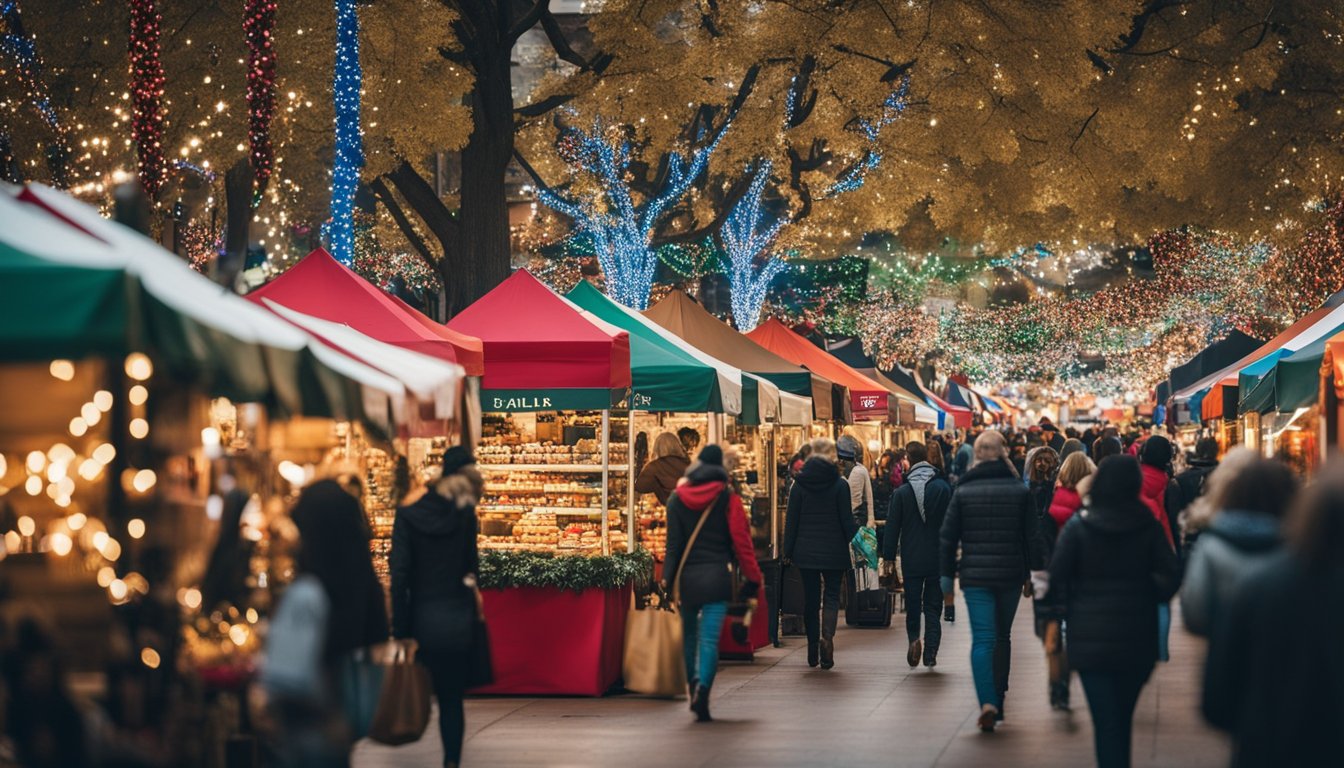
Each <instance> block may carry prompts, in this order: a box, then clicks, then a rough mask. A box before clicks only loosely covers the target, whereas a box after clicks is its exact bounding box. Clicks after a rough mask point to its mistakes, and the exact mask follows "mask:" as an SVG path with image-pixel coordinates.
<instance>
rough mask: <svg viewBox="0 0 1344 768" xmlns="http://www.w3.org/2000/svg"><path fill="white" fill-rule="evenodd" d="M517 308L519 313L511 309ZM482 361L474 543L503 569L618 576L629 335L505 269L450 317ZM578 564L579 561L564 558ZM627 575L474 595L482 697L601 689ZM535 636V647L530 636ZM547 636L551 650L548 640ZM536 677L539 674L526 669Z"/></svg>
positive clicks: (614, 660) (616, 656) (515, 584)
mask: <svg viewBox="0 0 1344 768" xmlns="http://www.w3.org/2000/svg"><path fill="white" fill-rule="evenodd" d="M523 307H525V308H527V311H525V312H522V311H519V309H520V308H523ZM448 327H449V328H450V329H451V330H454V331H457V332H459V333H463V334H466V335H469V336H474V337H477V338H480V339H481V340H482V342H483V347H484V352H485V375H484V377H483V379H482V389H481V403H482V409H483V410H484V412H485V415H484V420H483V425H482V437H481V441H480V444H479V445H478V447H477V456H478V459H479V461H480V464H479V465H478V466H479V468H480V469H481V471H482V473H483V474H484V475H485V480H486V492H485V496H484V498H483V499H482V500H481V504H480V506H479V508H478V515H479V517H480V521H481V523H480V524H481V535H480V537H479V540H480V548H481V550H482V552H483V553H490V554H489V555H488V557H490V558H492V561H493V562H497V563H498V564H499V566H500V567H501V568H506V569H507V570H509V571H510V572H512V571H513V569H514V567H515V566H520V565H524V564H527V563H534V564H541V563H544V564H546V565H544V566H543V565H535V567H533V568H531V569H530V570H528V569H524V572H532V573H535V572H538V569H542V570H544V569H560V570H563V571H565V572H566V573H568V572H570V571H572V570H574V569H590V568H592V569H608V570H611V569H618V568H619V567H621V566H622V564H623V563H625V562H626V560H625V559H624V558H629V557H631V556H630V555H624V554H622V553H626V552H629V551H630V550H631V549H632V548H633V543H632V542H631V541H630V539H629V527H628V512H627V510H628V493H629V488H628V472H629V463H628V462H629V453H630V445H629V420H628V417H626V416H624V415H622V414H619V413H616V414H614V413H613V408H616V407H618V406H620V405H621V404H622V403H623V402H624V401H626V399H627V397H628V396H629V390H630V388H631V383H632V380H631V369H630V359H631V339H630V335H629V334H628V333H626V332H625V331H622V330H620V329H617V328H614V327H613V326H611V325H609V324H607V323H605V322H603V321H601V320H599V319H597V318H596V317H594V316H592V315H591V314H589V313H586V312H583V311H582V310H580V309H578V308H577V307H575V306H574V305H573V304H571V303H569V302H568V301H566V300H564V299H563V298H562V297H560V296H558V295H557V294H556V293H555V292H554V291H552V290H551V289H550V288H548V287H546V286H545V285H543V284H542V283H541V282H539V281H538V280H537V279H536V278H534V277H532V275H530V274H529V273H528V272H527V271H526V270H520V271H518V272H515V273H514V274H513V275H512V276H510V277H509V278H508V279H507V280H505V281H504V282H503V283H501V284H500V285H499V286H497V287H496V288H495V289H494V290H492V291H491V292H490V293H488V294H486V295H485V296H484V297H482V298H481V299H480V300H479V301H477V302H476V303H474V304H472V305H471V306H469V307H467V308H466V309H464V310H463V311H462V312H461V313H459V314H458V315H457V316H456V317H454V318H453V319H452V321H451V322H450V323H449V325H448ZM565 555H584V556H587V557H588V558H590V559H592V560H593V562H592V563H582V562H574V561H570V558H566V557H564V556H565ZM633 581H634V578H633V575H631V578H627V579H625V580H624V581H622V582H621V583H619V584H616V583H615V582H611V581H607V582H600V583H598V582H590V581H581V582H574V583H577V584H582V585H583V586H582V588H580V589H578V590H577V594H574V593H573V592H574V590H570V591H566V590H564V589H553V588H552V586H553V585H551V583H550V582H546V581H544V580H543V581H536V580H529V579H527V578H523V579H521V580H512V581H507V582H499V581H497V582H495V583H494V584H493V585H488V587H489V588H487V589H485V590H484V591H483V594H484V597H485V613H486V618H487V619H488V620H489V621H490V629H491V632H490V646H491V651H492V653H493V654H494V663H495V678H496V679H495V682H494V684H492V685H490V686H487V687H486V688H484V689H482V692H486V693H513V694H570V695H590V696H596V695H600V694H602V693H604V692H605V691H606V690H607V689H608V688H609V687H610V686H611V685H612V684H613V683H615V681H616V679H617V678H618V677H619V674H620V658H621V655H620V654H621V644H622V642H623V638H624V627H625V615H626V611H628V609H629V603H630V589H631V585H632V583H633ZM539 638H545V641H539ZM554 639H559V640H558V641H553V640H554ZM542 671H545V673H546V674H544V675H543V674H539V672H542Z"/></svg>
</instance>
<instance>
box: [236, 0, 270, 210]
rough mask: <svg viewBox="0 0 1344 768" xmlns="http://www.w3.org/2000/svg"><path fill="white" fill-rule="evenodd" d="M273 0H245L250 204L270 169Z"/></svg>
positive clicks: (257, 200) (254, 203) (256, 201)
mask: <svg viewBox="0 0 1344 768" xmlns="http://www.w3.org/2000/svg"><path fill="white" fill-rule="evenodd" d="M275 10H276V2H275V0H247V7H246V8H245V9H244V11H243V32H244V35H245V36H246V38H247V140H248V144H249V145H250V149H251V153H252V155H251V156H252V207H253V208H256V207H257V205H258V204H259V203H260V202H261V196H262V193H263V192H264V191H265V190H266V183H267V181H269V180H270V178H271V171H272V170H273V169H274V162H275V150H274V148H273V147H272V146H271V119H272V118H273V117H274V116H275V48H274V43H275V37H274V34H273V33H274V31H275Z"/></svg>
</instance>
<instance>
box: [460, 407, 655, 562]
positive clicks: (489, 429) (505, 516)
mask: <svg viewBox="0 0 1344 768" xmlns="http://www.w3.org/2000/svg"><path fill="white" fill-rule="evenodd" d="M627 424H628V421H627V419H625V418H624V417H619V416H613V415H611V414H610V413H609V412H607V411H573V412H569V411H555V412H523V413H491V414H486V415H485V418H484V420H483V424H482V437H481V442H480V444H479V445H478V446H477V449H476V453H477V460H478V461H479V464H478V465H477V466H478V468H479V469H480V471H481V474H482V475H483V476H484V479H485V493H484V496H483V498H482V499H481V503H480V505H479V507H478V509H477V513H478V516H479V518H480V525H481V531H480V538H479V544H480V546H481V548H483V549H500V550H527V551H551V552H556V553H558V554H578V555H605V554H610V553H612V552H626V551H629V549H630V548H631V544H630V540H629V534H628V530H629V526H628V500H627V473H628V469H629V457H628V453H629V444H628V437H627V434H628V426H627Z"/></svg>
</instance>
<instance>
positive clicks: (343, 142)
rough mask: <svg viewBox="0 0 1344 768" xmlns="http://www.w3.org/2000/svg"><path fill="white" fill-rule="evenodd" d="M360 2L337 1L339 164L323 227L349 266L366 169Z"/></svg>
mask: <svg viewBox="0 0 1344 768" xmlns="http://www.w3.org/2000/svg"><path fill="white" fill-rule="evenodd" d="M357 5H358V4H357V3H356V0H336V74H335V77H334V78H333V81H332V92H333V95H334V99H335V106H336V162H335V167H334V168H333V169H332V174H331V220H330V221H328V222H327V224H326V226H324V227H323V230H324V232H323V234H324V235H325V237H324V239H325V240H326V241H327V248H328V250H330V251H331V255H332V256H334V257H335V258H336V260H337V261H339V262H341V263H342V264H345V265H347V266H349V265H352V264H354V261H355V229H354V221H353V215H354V208H355V190H356V189H357V188H358V186H359V170H360V169H361V168H363V167H364V131H363V129H361V128H360V125H359V110H360V104H359V101H360V89H361V88H362V87H363V81H364V71H363V69H362V68H361V66H360V63H359V11H358V8H357Z"/></svg>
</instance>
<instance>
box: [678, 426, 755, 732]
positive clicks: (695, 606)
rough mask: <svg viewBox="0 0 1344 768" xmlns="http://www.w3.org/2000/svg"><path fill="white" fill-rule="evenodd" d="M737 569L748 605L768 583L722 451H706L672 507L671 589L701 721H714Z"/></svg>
mask: <svg viewBox="0 0 1344 768" xmlns="http://www.w3.org/2000/svg"><path fill="white" fill-rule="evenodd" d="M733 563H736V564H737V567H738V570H739V571H740V573H741V574H742V579H743V582H742V587H741V589H740V590H738V594H737V596H736V599H738V600H750V599H752V598H754V597H755V596H756V594H757V593H758V592H759V591H760V587H761V584H762V583H763V582H764V581H765V579H764V577H763V576H762V575H761V567H760V565H759V564H758V563H757V562H756V550H755V548H754V547H753V545H752V543H751V526H750V522H749V521H748V519H747V513H746V511H745V509H744V508H743V506H742V499H741V497H739V496H738V495H737V494H736V493H734V492H733V489H732V485H731V482H730V477H729V470H728V468H727V467H725V466H724V452H723V449H722V448H720V447H719V446H718V445H715V444H713V443H711V444H709V445H706V446H705V447H704V448H703V449H701V451H700V454H699V455H698V456H697V457H696V462H695V464H694V465H693V466H692V467H691V468H690V470H689V471H688V472H687V475H686V482H684V483H682V484H681V485H678V486H677V489H676V490H675V491H673V492H672V495H671V496H669V497H668V501H667V557H666V559H665V560H664V561H663V584H664V588H665V590H666V591H667V592H668V593H669V594H670V595H671V596H672V599H673V600H675V601H677V603H678V605H679V610H680V613H681V623H682V634H681V639H682V653H683V654H684V655H685V658H686V693H687V695H688V696H689V697H690V700H691V711H692V712H694V713H695V715H696V720H697V721H698V722H707V721H709V720H711V719H712V718H711V717H710V714H709V696H710V690H711V689H712V688H713V686H714V676H715V673H716V672H717V671H718V665H719V636H720V635H721V634H722V632H723V622H724V620H725V619H726V618H727V616H728V603H730V602H732V601H733V600H734V596H733V578H732V573H731V572H730V570H729V568H730V566H731V565H732V564H733Z"/></svg>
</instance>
